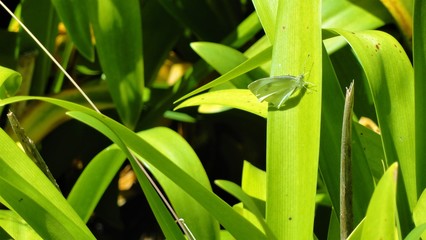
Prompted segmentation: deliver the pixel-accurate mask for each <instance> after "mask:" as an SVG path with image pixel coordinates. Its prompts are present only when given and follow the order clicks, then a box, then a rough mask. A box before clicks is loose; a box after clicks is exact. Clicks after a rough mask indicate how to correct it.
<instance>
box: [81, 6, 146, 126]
mask: <svg viewBox="0 0 426 240" xmlns="http://www.w3.org/2000/svg"><path fill="white" fill-rule="evenodd" d="M86 4H87V11H88V12H89V13H90V14H89V19H90V21H91V23H92V27H93V32H94V35H95V38H96V50H97V53H98V55H99V61H100V63H101V66H102V69H103V71H104V72H105V76H106V79H107V81H108V87H109V91H110V93H111V96H112V99H113V100H114V103H115V104H116V106H117V111H118V113H119V115H120V117H121V119H122V121H123V122H124V124H125V125H126V126H128V127H130V128H134V127H135V124H136V122H137V121H138V119H139V115H140V112H141V109H142V103H143V101H142V99H143V96H142V93H143V89H144V80H143V79H144V77H143V76H144V68H143V55H142V26H141V13H140V7H139V4H140V3H139V1H138V0H128V1H115V0H98V1H88V2H86Z"/></svg>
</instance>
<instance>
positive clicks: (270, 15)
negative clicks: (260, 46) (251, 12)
mask: <svg viewBox="0 0 426 240" xmlns="http://www.w3.org/2000/svg"><path fill="white" fill-rule="evenodd" d="M253 5H254V8H255V9H256V13H257V15H258V17H259V20H260V22H261V23H262V26H263V30H264V31H265V34H266V36H267V37H268V39H269V43H270V44H271V45H272V44H273V43H274V41H275V30H276V29H275V20H276V17H277V7H276V6H277V1H276V0H274V1H260V0H254V1H253Z"/></svg>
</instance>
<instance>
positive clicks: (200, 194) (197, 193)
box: [0, 97, 266, 239]
mask: <svg viewBox="0 0 426 240" xmlns="http://www.w3.org/2000/svg"><path fill="white" fill-rule="evenodd" d="M30 99H31V100H44V101H48V102H50V103H52V104H55V105H59V106H61V107H63V108H66V109H68V110H72V111H81V113H79V114H77V115H78V116H79V120H85V119H84V118H85V117H84V116H86V117H87V116H91V117H92V118H89V117H87V118H86V120H87V121H88V122H86V121H85V122H86V123H90V124H93V123H95V124H93V125H91V126H92V127H95V128H96V129H97V130H99V131H102V133H103V134H104V135H106V136H107V137H110V138H111V140H115V141H116V143H117V142H118V143H120V139H121V140H122V141H124V143H125V144H126V146H127V147H128V148H129V149H131V150H132V151H134V152H135V153H136V154H138V155H140V156H141V157H143V158H144V159H145V160H146V161H147V162H148V163H149V164H151V165H152V166H153V167H155V168H157V169H158V170H159V171H161V172H162V173H163V174H165V175H166V176H168V177H169V179H170V180H172V181H173V182H174V183H176V184H177V185H178V186H179V187H180V188H182V189H183V190H184V191H185V192H186V193H188V194H189V195H190V196H191V197H192V198H194V199H195V200H196V201H197V202H199V203H200V204H201V205H202V206H203V207H204V208H205V209H206V210H207V211H209V213H210V214H211V215H212V216H214V217H215V218H216V219H217V220H218V221H219V223H220V224H221V225H222V226H224V227H225V228H226V229H227V230H228V231H229V232H231V233H232V235H233V236H235V237H237V238H241V239H250V238H255V239H265V238H266V237H265V235H264V234H262V233H261V232H260V231H259V230H258V229H256V227H254V226H253V225H251V224H250V223H249V222H248V221H247V220H245V219H244V218H242V217H241V216H239V215H238V214H237V213H235V211H234V210H232V208H231V207H230V206H229V205H228V204H226V203H225V202H224V201H223V200H222V199H220V198H218V197H217V196H216V195H214V194H212V193H211V192H209V191H208V190H207V189H206V188H205V187H204V186H202V185H201V184H199V183H198V182H197V181H195V180H194V179H193V178H192V177H191V176H189V175H188V174H187V173H185V172H184V171H183V170H181V169H180V168H179V167H177V166H176V165H175V164H173V163H172V162H171V161H170V160H168V159H167V158H166V157H165V156H164V155H163V154H161V153H160V152H158V150H156V149H155V148H153V147H152V146H151V145H150V144H149V143H147V142H146V141H144V140H143V139H141V138H140V137H138V136H137V135H136V134H135V133H133V132H132V131H130V130H129V129H128V128H126V127H125V126H123V125H121V124H119V123H118V122H116V121H114V120H112V119H110V118H108V117H106V116H104V115H100V114H99V113H96V112H95V111H93V110H91V109H88V108H86V107H83V106H80V105H78V104H74V103H71V102H66V101H62V100H57V99H52V98H45V97H12V98H8V99H4V100H0V105H5V104H10V103H13V102H15V101H24V100H30ZM82 113H84V114H82ZM74 115H75V116H76V114H74ZM93 118H96V119H97V120H98V121H97V122H94V121H93ZM101 123H103V124H105V125H103V124H101ZM111 129H113V131H114V132H112V130H111ZM113 133H114V134H113ZM115 134H117V135H118V136H120V139H118V138H117V135H115ZM123 148H124V147H123V146H122V150H125V151H127V149H126V148H124V149H123ZM142 149H144V150H142ZM136 169H137V168H136Z"/></svg>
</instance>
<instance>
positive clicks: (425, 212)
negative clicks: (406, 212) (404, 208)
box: [413, 190, 426, 239]
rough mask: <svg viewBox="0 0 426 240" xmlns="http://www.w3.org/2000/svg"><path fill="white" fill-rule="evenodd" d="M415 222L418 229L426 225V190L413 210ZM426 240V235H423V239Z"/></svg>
mask: <svg viewBox="0 0 426 240" xmlns="http://www.w3.org/2000/svg"><path fill="white" fill-rule="evenodd" d="M413 220H414V224H416V226H417V227H420V226H421V225H422V224H423V225H424V224H425V223H426V190H425V191H423V193H422V195H421V196H420V198H419V200H418V201H417V204H416V206H415V207H414V209H413ZM425 238H426V233H425V234H422V239H425Z"/></svg>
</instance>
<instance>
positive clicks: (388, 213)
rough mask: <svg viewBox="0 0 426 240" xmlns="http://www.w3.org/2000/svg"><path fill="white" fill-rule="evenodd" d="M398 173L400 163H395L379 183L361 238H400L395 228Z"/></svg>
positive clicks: (372, 198)
mask: <svg viewBox="0 0 426 240" xmlns="http://www.w3.org/2000/svg"><path fill="white" fill-rule="evenodd" d="M397 175H398V163H394V164H392V165H391V166H390V167H389V169H388V170H387V171H386V172H385V174H384V175H383V177H382V179H381V180H380V181H379V183H378V184H377V187H376V189H375V190H374V193H373V196H372V197H371V200H370V204H369V205H368V210H367V215H366V216H365V220H364V222H363V227H362V237H361V239H389V240H391V239H398V238H397V235H396V233H397V232H396V230H395V228H396V216H397V209H396V182H397Z"/></svg>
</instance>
